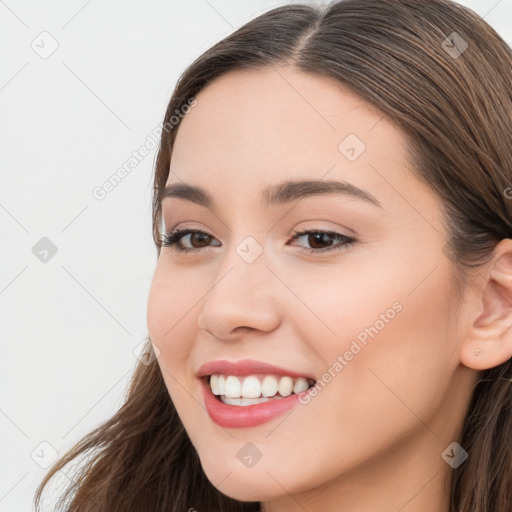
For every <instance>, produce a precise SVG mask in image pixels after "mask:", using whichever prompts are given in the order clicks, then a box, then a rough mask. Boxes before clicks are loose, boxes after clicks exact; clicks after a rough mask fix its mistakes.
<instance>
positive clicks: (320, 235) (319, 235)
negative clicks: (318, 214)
mask: <svg viewBox="0 0 512 512" xmlns="http://www.w3.org/2000/svg"><path fill="white" fill-rule="evenodd" d="M309 236H310V240H309V244H310V245H311V247H313V248H317V247H316V244H317V242H318V241H319V242H320V245H321V244H322V239H323V238H324V237H327V238H330V236H331V235H329V234H327V233H314V234H312V235H309ZM312 239H313V240H314V241H313V243H311V240H312ZM323 243H327V242H326V241H325V240H324V241H323ZM328 245H330V244H328ZM320 248H322V247H320Z"/></svg>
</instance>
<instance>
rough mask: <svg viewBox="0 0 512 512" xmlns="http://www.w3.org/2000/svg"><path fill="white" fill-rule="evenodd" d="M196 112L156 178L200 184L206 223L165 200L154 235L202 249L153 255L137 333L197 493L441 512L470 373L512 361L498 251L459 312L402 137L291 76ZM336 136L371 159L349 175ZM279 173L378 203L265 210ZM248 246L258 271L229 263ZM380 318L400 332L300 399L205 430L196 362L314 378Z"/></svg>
mask: <svg viewBox="0 0 512 512" xmlns="http://www.w3.org/2000/svg"><path fill="white" fill-rule="evenodd" d="M196 99H197V102H198V103H197V106H196V107H194V108H193V109H191V111H190V112H189V113H188V114H187V115H186V116H185V118H184V120H183V121H182V123H181V124H180V127H179V132H178V134H177V138H176V141H175V146H174V151H173V154H172V160H171V172H170V174H169V179H168V182H167V184H172V183H178V182H183V183H187V184H191V185H198V186H201V187H203V188H204V189H205V190H206V191H207V192H208V193H209V194H210V195H211V196H212V197H213V199H214V201H215V203H216V205H217V210H216V211H215V213H212V212H211V211H210V210H209V209H207V208H205V207H204V206H200V205H198V204H195V203H193V202H191V201H187V200H185V199H181V198H169V199H165V200H164V201H163V216H164V222H165V229H166V230H167V231H170V230H171V229H173V228H176V227H183V228H185V227H186V228H190V229H198V230H201V231H204V232H206V233H208V234H210V235H211V236H212V238H211V239H210V241H209V242H206V243H204V242H203V244H202V245H201V242H200V241H199V242H198V240H197V239H195V240H193V239H191V237H190V236H186V237H185V238H184V239H182V240H181V242H182V244H183V245H184V246H185V247H200V250H199V251H198V252H196V253H191V254H186V253H180V252H178V251H176V250H175V249H174V248H171V247H163V248H162V251H161V254H160V256H159V259H158V263H157V266H156V270H155V274H154V277H153V282H152V285H151V289H150V294H149V300H148V329H149V334H150V337H151V339H152V341H153V343H154V344H155V345H156V346H157V347H158V348H159V349H160V355H159V357H158V364H159V365H160V368H161V370H162V374H163V377H164V379H165V383H166V385H167V388H168V390H169V393H170V396H171V398H172V400H173V402H174V404H175V406H176V409H177V411H178V414H179V416H180V418H181V420H182V422H183V424H184V426H185V428H186V430H187V432H188V434H189V436H190V439H191V441H192V443H193V445H194V446H195V448H196V449H197V452H198V454H199V457H200V460H201V464H202V467H203V469H204V471H205V473H206V475H207V477H208V479H209V480H210V481H211V483H212V484H213V485H215V486H217V487H218V489H219V490H220V491H221V492H223V493H224V494H226V495H228V496H230V497H233V498H235V499H239V500H243V501H261V502H263V503H264V506H265V510H272V511H279V512H289V511H299V510H300V511H303V510H307V511H308V512H314V511H320V510H322V511H324V512H325V511H326V510H336V511H342V512H356V511H357V512H363V511H364V512H370V511H372V512H375V511H390V512H391V511H398V510H400V512H431V511H432V510H436V511H441V512H448V510H449V507H448V499H449V494H448V483H449V479H450V476H451V473H452V472H453V469H452V468H451V466H450V465H448V464H447V462H445V460H444V459H443V458H442V457H441V454H442V453H443V451H444V450H445V449H446V448H447V447H448V446H449V445H450V444H451V443H452V442H454V441H456V440H457V439H458V432H459V429H460V427H461V424H462V420H463V418H464V416H465V413H466V408H467V405H468V403H469V399H470V395H471V392H472V389H473V386H474V383H475V382H476V381H477V378H478V375H479V372H478V370H481V369H484V368H490V367H493V366H496V365H498V364H501V363H502V362H504V361H506V360H507V359H508V358H510V356H511V355H512V341H511V340H510V335H509V334H507V331H508V328H506V327H505V326H506V325H510V313H509V309H510V307H509V304H511V303H512V294H511V293H510V289H511V287H512V285H511V284H510V282H511V280H512V278H511V276H512V263H511V262H512V256H511V254H512V253H511V248H510V240H505V241H503V242H501V243H500V244H499V245H498V247H497V250H496V255H495V258H494V259H493V261H492V262H491V263H490V264H489V265H488V266H486V267H485V268H483V269H482V270H481V271H480V272H479V274H478V276H476V277H475V279H474V280H473V281H472V283H471V285H470V286H468V287H467V288H466V289H465V290H464V293H465V294H464V300H460V298H458V296H457V295H456V293H455V286H454V280H453V273H452V272H453V270H452V267H451V266H450V264H449V261H448V259H447V256H446V254H445V252H444V251H443V247H444V246H445V244H446V233H445V230H444V228H443V225H442V217H441V205H440V202H439V199H438V198H437V197H436V196H435V195H434V194H433V193H432V192H431V191H430V190H429V189H428V188H427V187H426V186H425V185H424V184H422V183H421V182H420V181H419V180H417V179H416V178H415V177H414V176H413V174H412V171H411V161H410V160H411V159H410V157H409V153H408V150H407V148H408V143H407V139H406V137H405V135H404V134H403V133H402V132H401V131H399V130H398V129H397V128H396V127H394V126H393V125H392V124H390V123H389V122H388V121H386V119H385V118H383V117H382V115H381V113H380V112H378V111H377V110H375V109H374V108H373V107H371V106H370V105H369V104H368V103H365V102H364V101H363V100H362V99H361V98H360V97H358V96H357V95H355V94H354V93H352V92H350V91H347V90H346V89H344V88H343V87H341V86H340V85H339V84H337V83H336V82H334V81H332V80H331V79H330V78H326V77H320V76H316V75H310V74H305V73H303V72H301V71H298V70H297V69H295V68H293V67H288V66H280V67H278V68H275V69H270V68H267V69H265V70H258V71H254V70H253V71H247V70H242V71H240V70H237V71H234V72H230V73H228V74H225V75H223V76H221V77H220V78H218V79H217V80H215V81H214V82H212V83H211V84H210V85H209V86H208V87H207V88H205V89H203V90H202V91H201V92H200V93H199V94H198V95H197V96H196ZM349 134H355V135H356V136H357V137H358V138H359V139H360V140H361V141H363V142H364V144H365V146H366V149H365V151H364V152H363V153H362V154H361V155H360V156H359V157H358V158H357V159H355V160H354V161H349V160H348V159H347V158H346V156H345V155H344V154H343V153H342V152H340V150H339V149H338V146H339V144H340V142H342V141H343V140H344V139H345V138H346V137H347V135H349ZM289 179H325V180H337V181H341V180H346V181H349V182H350V183H352V184H354V185H356V186H358V187H360V188H362V189H364V190H366V191H368V192H370V193H371V194H372V195H374V196H375V197H376V198H377V199H378V201H379V202H380V203H381V205H382V208H378V207H377V206H374V205H372V204H370V203H367V202H364V201H362V200H360V199H357V198H354V197H350V196H343V195H339V194H331V195H324V196H312V197H307V198H302V199H300V200H297V201H294V202H292V203H289V204H284V205H278V206H272V207H270V208H268V207H263V206H262V205H261V204H260V193H261V190H262V189H263V188H265V187H266V186H268V185H272V184H275V183H278V182H281V181H284V180H289ZM294 229H298V230H306V229H310V230H318V231H328V232H329V231H331V232H332V231H334V232H337V233H340V234H344V235H346V236H352V237H354V238H356V243H355V245H353V246H351V247H347V248H342V249H341V250H339V251H336V250H332V251H330V252H324V253H317V254H307V253H306V251H305V249H307V248H312V247H320V248H322V247H328V246H329V244H330V243H331V244H332V245H333V246H335V245H337V244H338V245H339V242H338V240H336V239H334V240H332V241H330V242H329V241H328V242H327V243H326V242H324V243H323V244H324V245H317V246H314V245H313V243H314V240H311V237H309V239H308V236H307V235H305V236H302V237H301V238H299V239H296V240H292V237H293V230H294ZM247 236H252V237H253V238H254V239H255V240H257V242H258V243H259V244H260V246H261V248H262V250H263V252H262V253H261V255H260V256H259V257H258V258H257V259H256V260H255V261H254V262H252V263H247V262H246V261H244V260H243V259H242V258H241V257H240V256H239V254H238V253H237V252H236V248H237V246H238V244H240V243H241V242H242V240H244V239H245V238H246V237H247ZM194 244H195V245H194ZM201 247H202V248H201ZM491 281H493V282H491ZM394 303H395V304H399V305H400V306H401V310H400V311H399V312H395V311H394V310H393V307H392V305H393V304H394ZM389 310H391V311H392V312H395V314H394V318H392V319H391V320H388V321H387V322H385V324H384V327H383V328H381V329H380V330H378V333H377V334H376V335H374V336H373V337H369V338H368V340H367V344H366V345H362V344H361V343H359V345H361V347H362V349H361V350H360V351H359V352H358V353H357V355H354V356H353V358H352V359H351V360H350V361H346V359H345V361H346V363H347V364H346V365H343V367H342V369H341V370H340V371H338V372H336V371H334V372H333V373H334V375H335V376H334V377H331V379H330V381H329V382H328V383H327V384H326V385H325V386H323V387H322V389H321V390H319V391H318V392H317V394H316V396H315V397H313V398H312V399H311V400H310V402H309V403H308V404H307V405H302V404H299V405H297V406H296V407H294V409H293V410H292V411H291V412H289V413H285V414H284V415H283V416H280V417H278V418H275V419H274V420H272V421H270V422H268V423H264V424H263V425H259V426H256V427H251V428H241V429H226V428H223V427H220V426H218V425H217V424H215V423H214V422H213V421H212V420H211V419H210V417H209V416H208V414H207V412H206V409H205V408H204V402H203V398H202V394H201V389H200V383H199V381H198V379H197V378H196V376H195V372H196V371H197V369H198V368H199V367H200V366H201V365H202V364H204V363H205V362H207V361H211V360H213V359H229V360H238V359H246V358H247V359H255V360H261V361H264V362H267V363H271V364H275V365H278V366H282V367H284V368H288V369H292V370H295V371H297V372H305V373H308V374H312V375H314V376H315V377H316V378H317V379H322V376H323V375H324V374H325V373H326V371H328V369H329V368H331V372H332V371H333V370H332V369H333V365H334V363H335V362H336V361H337V360H338V361H339V359H338V356H340V355H341V356H342V357H343V354H345V353H346V351H347V350H349V349H350V347H351V344H352V342H353V341H354V340H357V336H358V335H360V333H361V332H362V331H364V329H365V327H370V326H372V325H375V323H376V321H377V320H379V318H382V316H381V315H385V314H386V311H389ZM388 314H389V313H388ZM507 322H508V323H507ZM476 349H480V350H481V353H480V354H479V356H475V355H474V351H475V350H476ZM248 442H252V443H253V444H254V445H255V446H256V447H257V448H258V450H259V451H260V452H261V454H262V457H261V459H260V460H259V461H258V462H257V463H256V464H255V465H254V466H252V467H251V468H247V467H246V466H245V465H244V464H242V463H241V462H240V460H239V459H238V458H237V452H238V451H239V450H240V449H241V448H242V447H243V446H244V445H245V444H246V443H248Z"/></svg>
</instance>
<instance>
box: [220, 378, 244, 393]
mask: <svg viewBox="0 0 512 512" xmlns="http://www.w3.org/2000/svg"><path fill="white" fill-rule="evenodd" d="M241 391H242V385H241V384H240V380H238V377H235V376H234V375H229V376H228V377H227V378H226V387H225V389H224V395H225V396H227V397H228V398H239V397H240V393H241Z"/></svg>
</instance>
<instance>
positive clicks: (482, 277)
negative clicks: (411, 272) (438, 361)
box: [460, 238, 512, 370]
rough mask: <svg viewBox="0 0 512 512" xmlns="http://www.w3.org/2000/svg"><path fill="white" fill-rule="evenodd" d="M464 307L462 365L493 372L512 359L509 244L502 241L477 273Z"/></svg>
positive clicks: (511, 247)
mask: <svg viewBox="0 0 512 512" xmlns="http://www.w3.org/2000/svg"><path fill="white" fill-rule="evenodd" d="M471 288H472V293H471V300H470V301H469V302H468V303H466V304H465V305H466V306H467V307H468V309H469V312H467V313H466V315H465V322H466V325H465V332H466V334H465V335H464V337H463V340H462V344H461V352H460V358H461V363H462V364H463V365H464V366H467V367H468V368H472V369H474V370H486V369H488V368H494V367H495V366H499V365H500V364H502V363H504V362H506V361H508V360H509V359H510V358H511V357H512V240H511V239H510V238H504V239H503V240H501V241H500V242H499V243H498V244H497V245H496V247H495V249H494V256H493V258H492V260H491V261H490V262H489V263H488V264H486V265H485V267H483V268H481V269H479V270H478V273H477V275H476V278H475V280H474V283H473V284H472V285H471Z"/></svg>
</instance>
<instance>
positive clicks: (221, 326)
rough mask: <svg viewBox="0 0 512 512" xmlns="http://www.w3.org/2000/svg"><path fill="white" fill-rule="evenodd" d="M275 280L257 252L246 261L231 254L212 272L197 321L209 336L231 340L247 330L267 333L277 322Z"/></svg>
mask: <svg viewBox="0 0 512 512" xmlns="http://www.w3.org/2000/svg"><path fill="white" fill-rule="evenodd" d="M278 300H279V299H278V293H277V282H276V278H275V276H274V274H273V273H272V272H271V271H270V270H269V269H268V268H267V266H266V263H265V258H264V257H263V255H261V256H260V257H259V258H258V259H257V260H256V261H253V262H252V263H247V262H246V261H244V260H243V259H241V258H240V257H239V256H238V254H234V255H231V257H229V258H227V259H226V260H225V261H224V264H223V265H222V266H221V267H220V268H219V270H218V272H217V273H216V274H215V279H214V281H213V282H212V284H211V288H210V290H209V291H208V292H207V294H206V298H205V303H204V306H203V309H202V311H201V314H200V315H199V317H198V319H197V323H198V325H199V327H200V328H201V329H204V330H205V331H206V332H208V333H209V334H210V335H212V336H215V337H216V338H218V339H222V340H234V339H236V338H237V337H239V336H243V335H245V334H246V333H247V330H255V331H264V332H271V331H273V330H274V329H276V328H277V327H278V326H279V324H280V321H281V320H280V319H281V316H280V308H279V306H278Z"/></svg>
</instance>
